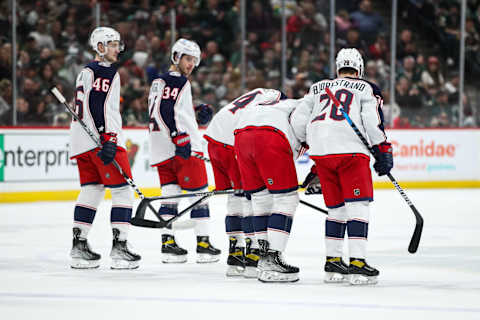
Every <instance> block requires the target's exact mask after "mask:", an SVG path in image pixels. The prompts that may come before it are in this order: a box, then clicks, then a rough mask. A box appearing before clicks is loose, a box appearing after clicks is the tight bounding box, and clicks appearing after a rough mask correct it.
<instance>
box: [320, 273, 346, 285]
mask: <svg viewBox="0 0 480 320" xmlns="http://www.w3.org/2000/svg"><path fill="white" fill-rule="evenodd" d="M346 281H348V275H346V274H341V273H336V272H325V278H324V279H323V282H325V283H342V282H346Z"/></svg>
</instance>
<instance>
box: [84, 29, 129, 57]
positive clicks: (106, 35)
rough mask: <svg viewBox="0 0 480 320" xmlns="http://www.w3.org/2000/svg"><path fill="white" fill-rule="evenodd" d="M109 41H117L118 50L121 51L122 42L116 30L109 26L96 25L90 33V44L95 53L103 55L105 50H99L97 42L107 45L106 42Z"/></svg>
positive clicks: (122, 47)
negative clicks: (118, 44)
mask: <svg viewBox="0 0 480 320" xmlns="http://www.w3.org/2000/svg"><path fill="white" fill-rule="evenodd" d="M110 41H118V42H119V43H120V51H123V49H124V48H125V46H124V44H123V42H122V41H121V39H120V33H118V31H117V30H115V29H113V28H110V27H98V28H95V30H93V31H92V34H91V35H90V46H91V47H92V49H93V50H95V52H96V53H98V54H99V55H100V56H103V55H104V54H105V52H100V50H98V44H99V43H102V44H103V46H104V47H107V44H108V43H109V42H110Z"/></svg>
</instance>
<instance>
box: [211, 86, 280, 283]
mask: <svg viewBox="0 0 480 320" xmlns="http://www.w3.org/2000/svg"><path fill="white" fill-rule="evenodd" d="M285 98H286V96H285V95H284V94H283V93H282V92H280V91H278V90H273V89H264V88H256V89H254V90H251V91H249V92H247V93H245V94H244V95H242V96H240V97H238V98H237V99H235V100H234V101H232V102H231V103H229V104H227V105H226V106H224V107H223V108H222V109H220V110H219V111H218V112H217V113H216V114H215V116H214V117H213V119H212V121H211V122H210V124H209V125H208V128H207V130H206V131H205V134H204V137H205V139H206V140H207V141H208V154H209V158H210V162H211V165H212V169H213V175H214V178H215V188H216V190H229V189H234V190H236V191H237V192H236V193H235V194H232V195H229V196H228V200H227V214H226V216H225V230H226V232H227V235H228V236H229V254H228V258H227V265H228V268H227V273H226V274H227V276H244V277H246V278H256V277H257V264H258V259H259V254H258V242H257V241H256V238H255V233H254V228H253V208H252V205H251V201H250V199H249V198H250V197H248V198H247V196H246V195H245V193H244V192H243V190H242V189H243V188H242V182H241V178H240V171H239V169H238V165H237V160H236V159H235V151H234V135H233V131H234V130H235V127H236V125H237V123H238V121H239V119H240V117H241V114H242V113H244V112H249V111H247V110H249V109H250V108H256V105H257V104H259V103H270V102H276V101H279V100H280V99H285Z"/></svg>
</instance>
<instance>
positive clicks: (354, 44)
mask: <svg viewBox="0 0 480 320" xmlns="http://www.w3.org/2000/svg"><path fill="white" fill-rule="evenodd" d="M338 46H339V47H343V48H356V49H358V50H359V51H360V53H361V54H362V56H365V55H366V53H367V52H368V49H367V48H368V47H367V45H366V44H365V41H364V40H362V39H361V38H360V32H359V31H358V30H357V29H355V28H352V29H350V30H348V31H347V35H346V37H345V39H341V38H339V39H338Z"/></svg>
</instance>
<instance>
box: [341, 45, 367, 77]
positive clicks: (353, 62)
mask: <svg viewBox="0 0 480 320" xmlns="http://www.w3.org/2000/svg"><path fill="white" fill-rule="evenodd" d="M335 64H336V66H337V75H338V72H339V71H340V70H341V69H344V68H350V69H354V70H356V71H357V72H358V77H359V78H362V77H363V71H364V67H363V58H362V55H361V54H360V52H358V50H357V49H355V48H344V49H341V50H340V51H339V52H338V54H337V58H336V60H335Z"/></svg>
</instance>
